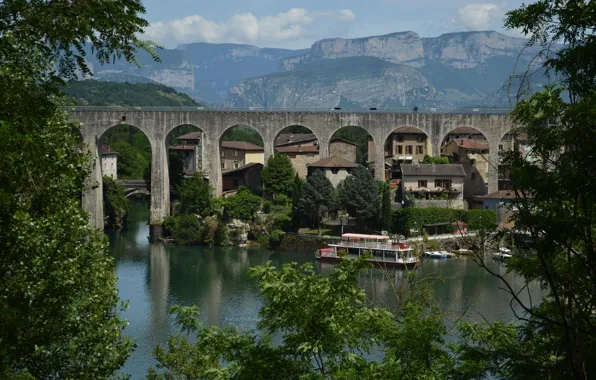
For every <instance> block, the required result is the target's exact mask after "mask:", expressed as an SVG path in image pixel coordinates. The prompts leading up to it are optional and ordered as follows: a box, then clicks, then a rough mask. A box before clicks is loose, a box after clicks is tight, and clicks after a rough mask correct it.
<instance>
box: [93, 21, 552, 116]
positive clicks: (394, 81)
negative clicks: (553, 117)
mask: <svg viewBox="0 0 596 380" xmlns="http://www.w3.org/2000/svg"><path fill="white" fill-rule="evenodd" d="M526 45H527V40H525V39H522V38H515V37H510V36H506V35H504V34H501V33H497V32H492V31H486V32H462V33H449V34H443V35H441V36H439V37H432V38H421V37H420V36H419V35H418V34H416V33H414V32H400V33H392V34H388V35H383V36H373V37H365V38H355V39H343V38H331V39H324V40H321V41H317V42H315V43H314V44H313V45H312V47H311V48H310V49H303V50H289V49H270V48H258V47H255V46H251V45H239V44H210V43H191V44H184V45H180V46H178V47H176V48H175V49H160V50H159V51H158V54H159V56H160V57H161V60H162V62H161V63H156V62H154V61H153V60H152V59H151V57H150V56H149V54H146V53H143V52H142V53H140V54H139V57H138V61H139V63H140V67H136V66H134V65H131V64H128V63H125V62H122V61H119V62H116V63H115V64H111V65H105V66H101V65H99V64H98V63H97V62H96V61H94V59H93V58H89V60H88V62H89V64H90V67H91V69H92V72H93V73H94V76H95V78H96V79H102V80H110V81H130V78H131V76H134V77H143V78H145V79H148V80H151V81H153V82H158V83H161V84H164V85H167V86H170V87H173V88H175V89H177V90H178V91H181V92H184V93H186V94H188V95H190V96H191V97H193V98H195V99H197V100H198V101H200V102H201V103H203V104H207V105H216V104H218V105H227V106H235V107H269V108H276V107H284V108H332V107H337V106H340V107H347V108H368V107H378V108H404V107H405V108H409V107H412V106H418V107H436V108H453V107H474V106H482V107H506V106H509V100H508V93H507V89H508V87H509V86H508V82H509V78H510V76H511V75H512V74H514V70H515V68H517V73H519V72H521V71H523V69H525V68H526V67H527V66H528V65H529V64H530V62H531V61H532V59H533V58H534V57H535V56H536V55H537V53H538V52H539V49H540V47H527V46H526ZM534 64H536V63H534ZM545 83H546V77H545V76H544V73H543V72H542V71H541V70H538V72H537V73H536V74H535V75H534V79H533V81H532V86H533V87H534V88H537V87H539V86H541V85H542V84H545ZM513 87H515V86H513ZM513 89H515V88H513Z"/></svg>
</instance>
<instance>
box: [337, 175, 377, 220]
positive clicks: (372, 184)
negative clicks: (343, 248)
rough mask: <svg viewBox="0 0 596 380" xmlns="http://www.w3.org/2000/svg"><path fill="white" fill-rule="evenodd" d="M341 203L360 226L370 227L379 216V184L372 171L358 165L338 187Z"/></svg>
mask: <svg viewBox="0 0 596 380" xmlns="http://www.w3.org/2000/svg"><path fill="white" fill-rule="evenodd" d="M337 192H338V195H339V203H340V205H341V208H343V209H344V210H346V211H347V212H348V214H349V215H350V216H353V217H355V218H356V220H357V221H358V227H359V228H365V229H369V228H370V223H375V222H376V221H377V220H378V216H379V203H380V202H379V186H378V185H377V182H376V181H375V179H374V178H373V176H372V174H371V172H370V171H369V170H368V169H366V168H364V167H363V166H358V167H357V168H355V169H354V170H353V171H352V175H351V176H349V177H348V178H346V179H345V180H343V181H342V182H341V183H340V184H339V186H338V188H337Z"/></svg>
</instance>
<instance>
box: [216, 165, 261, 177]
mask: <svg viewBox="0 0 596 380" xmlns="http://www.w3.org/2000/svg"><path fill="white" fill-rule="evenodd" d="M255 166H261V167H262V166H263V164H261V163H260V162H251V163H250V164H246V165H244V166H241V167H239V168H236V169H230V170H226V171H225V172H223V173H221V174H222V175H224V176H225V175H227V174H232V173H237V172H241V171H244V170H247V169H250V168H252V167H255Z"/></svg>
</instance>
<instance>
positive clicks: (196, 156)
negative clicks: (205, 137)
mask: <svg viewBox="0 0 596 380" xmlns="http://www.w3.org/2000/svg"><path fill="white" fill-rule="evenodd" d="M201 137H202V133H201V132H199V131H197V132H190V133H187V134H184V135H182V136H178V137H177V138H176V140H177V144H176V145H172V146H170V147H169V151H170V152H180V153H181V154H182V158H183V160H184V173H185V174H187V175H190V174H192V173H194V172H195V171H198V170H201V167H202V165H201V156H202V143H201Z"/></svg>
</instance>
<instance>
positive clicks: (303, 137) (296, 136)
mask: <svg viewBox="0 0 596 380" xmlns="http://www.w3.org/2000/svg"><path fill="white" fill-rule="evenodd" d="M316 139H317V136H316V135H315V134H314V133H282V134H281V135H279V136H277V138H276V139H275V146H282V145H289V144H298V143H302V142H305V141H312V140H316Z"/></svg>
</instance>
